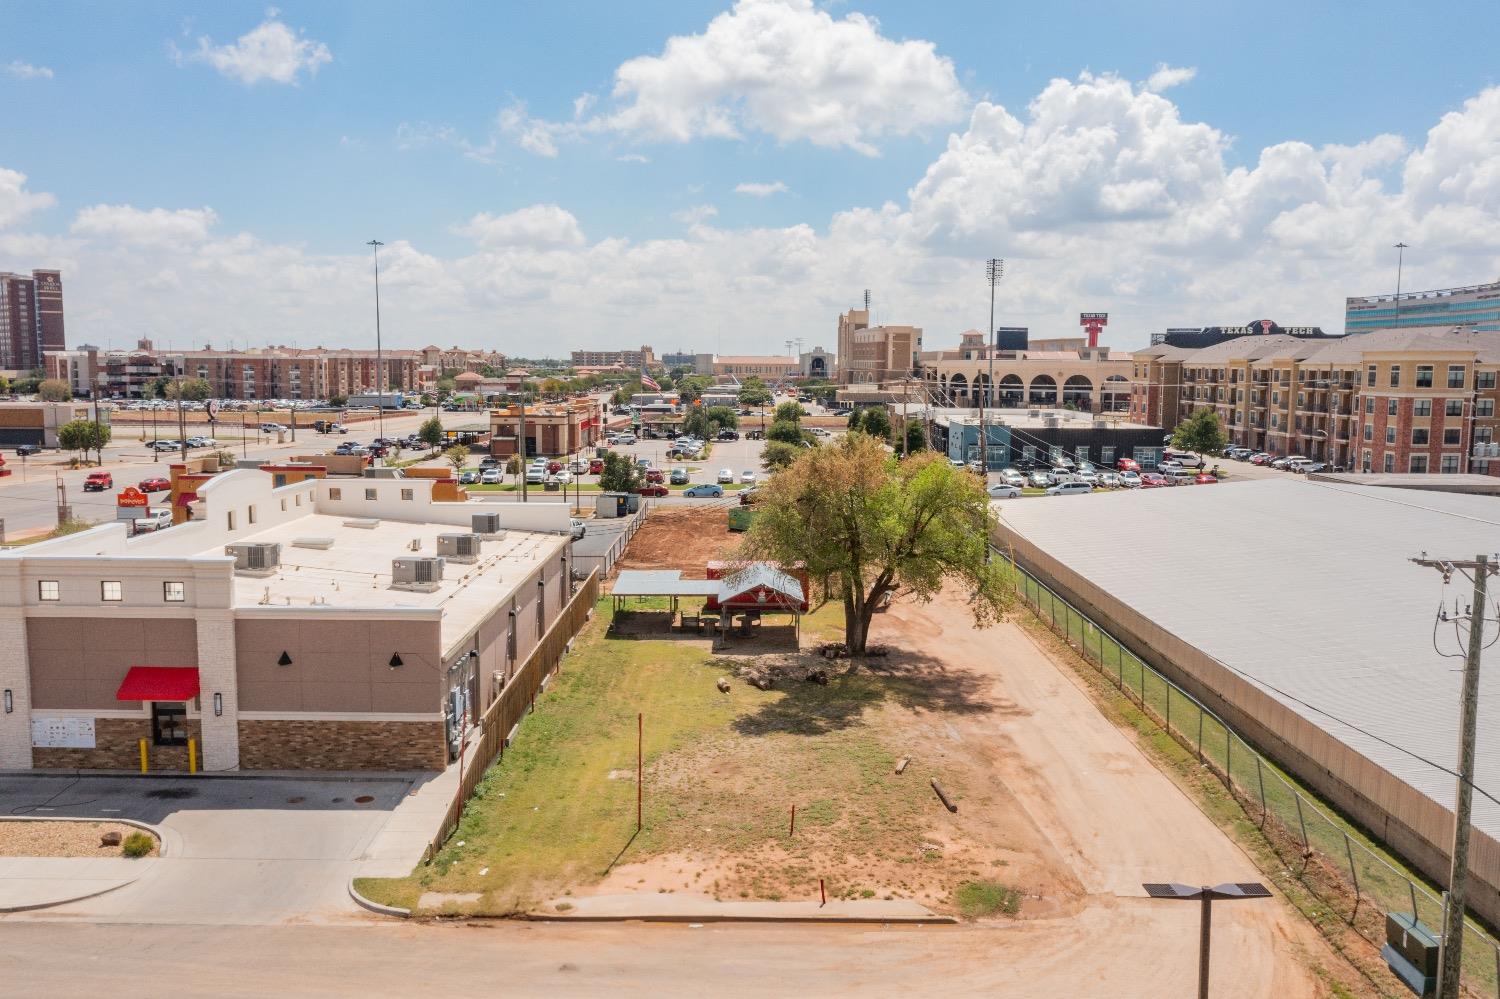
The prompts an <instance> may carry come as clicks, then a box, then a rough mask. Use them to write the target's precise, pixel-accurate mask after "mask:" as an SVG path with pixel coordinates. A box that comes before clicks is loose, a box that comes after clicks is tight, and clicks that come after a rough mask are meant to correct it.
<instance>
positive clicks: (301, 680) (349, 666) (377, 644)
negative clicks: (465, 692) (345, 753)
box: [234, 615, 442, 714]
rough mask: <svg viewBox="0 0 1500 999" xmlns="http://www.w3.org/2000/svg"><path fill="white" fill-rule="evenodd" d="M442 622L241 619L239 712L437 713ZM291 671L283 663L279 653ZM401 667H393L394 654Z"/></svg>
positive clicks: (237, 640) (237, 643) (238, 629)
mask: <svg viewBox="0 0 1500 999" xmlns="http://www.w3.org/2000/svg"><path fill="white" fill-rule="evenodd" d="M439 629H440V624H439V622H438V621H437V620H436V619H433V620H430V621H405V620H403V621H388V620H381V619H380V618H378V617H376V616H374V615H362V616H351V617H348V618H343V619H340V618H338V617H335V616H333V615H327V616H320V617H318V618H317V619H311V618H306V617H303V618H295V617H286V618H276V617H255V618H245V617H241V618H240V619H238V620H237V621H235V627H234V634H235V646H236V651H237V656H238V660H239V662H238V672H239V710H240V711H241V712H247V711H253V712H273V713H275V712H294V713H301V712H307V713H328V714H338V713H346V712H373V713H375V714H432V713H435V712H437V711H438V710H440V708H441V698H442V685H441V683H440V682H439V681H440V677H439V668H438V655H439V651H440V650H439V649H438V642H439ZM282 652H286V653H287V655H288V656H289V657H290V658H291V660H292V663H291V665H290V666H281V665H278V660H279V659H280V657H281V653H282ZM393 653H399V654H400V656H401V661H402V665H401V666H400V667H399V668H397V669H392V668H391V667H390V665H389V663H390V659H391V655H392V654H393Z"/></svg>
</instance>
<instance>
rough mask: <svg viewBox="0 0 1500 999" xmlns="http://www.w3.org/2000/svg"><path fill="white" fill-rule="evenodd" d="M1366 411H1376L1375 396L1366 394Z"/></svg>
mask: <svg viewBox="0 0 1500 999" xmlns="http://www.w3.org/2000/svg"><path fill="white" fill-rule="evenodd" d="M1365 412H1366V413H1373V412H1375V397H1374V396H1373V395H1367V396H1365Z"/></svg>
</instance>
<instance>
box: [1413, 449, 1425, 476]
mask: <svg viewBox="0 0 1500 999" xmlns="http://www.w3.org/2000/svg"><path fill="white" fill-rule="evenodd" d="M1410 467H1411V471H1413V472H1415V473H1417V474H1422V473H1425V472H1426V471H1427V456H1426V455H1425V454H1414V455H1412V456H1411V466H1410Z"/></svg>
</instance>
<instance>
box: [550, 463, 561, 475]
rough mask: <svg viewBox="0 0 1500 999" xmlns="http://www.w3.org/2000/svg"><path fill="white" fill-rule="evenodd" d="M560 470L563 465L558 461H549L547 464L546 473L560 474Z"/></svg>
mask: <svg viewBox="0 0 1500 999" xmlns="http://www.w3.org/2000/svg"><path fill="white" fill-rule="evenodd" d="M562 470H563V463H562V462H560V461H549V462H547V471H548V472H551V473H553V474H556V473H557V472H561V471H562Z"/></svg>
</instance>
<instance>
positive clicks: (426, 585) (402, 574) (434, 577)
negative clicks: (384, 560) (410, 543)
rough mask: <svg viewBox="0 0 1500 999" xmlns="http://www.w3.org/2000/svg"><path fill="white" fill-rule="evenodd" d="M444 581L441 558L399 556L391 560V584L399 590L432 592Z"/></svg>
mask: <svg viewBox="0 0 1500 999" xmlns="http://www.w3.org/2000/svg"><path fill="white" fill-rule="evenodd" d="M442 582H443V560H442V559H440V558H432V557H430V556H428V557H422V558H398V559H392V560H391V586H392V587H394V588H395V589H398V590H414V591H416V592H418V593H432V592H433V591H435V590H436V589H437V588H438V587H439V586H441V585H442Z"/></svg>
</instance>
